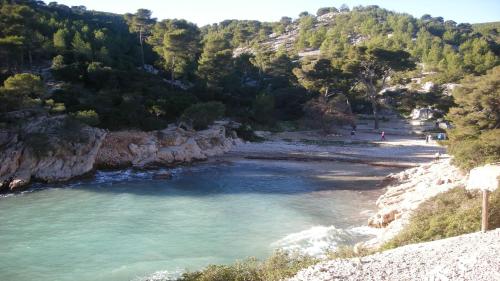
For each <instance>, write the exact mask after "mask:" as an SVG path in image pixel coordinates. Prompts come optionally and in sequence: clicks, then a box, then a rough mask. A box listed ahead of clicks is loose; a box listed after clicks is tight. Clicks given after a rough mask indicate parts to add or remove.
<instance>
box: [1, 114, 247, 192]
mask: <svg viewBox="0 0 500 281" xmlns="http://www.w3.org/2000/svg"><path fill="white" fill-rule="evenodd" d="M68 120H69V119H68V118H66V117H65V116H63V115H61V116H54V117H42V118H36V119H35V121H32V122H27V125H25V126H23V127H22V128H21V129H19V130H17V131H2V132H0V152H1V153H0V163H1V166H0V192H2V193H10V192H18V191H22V190H23V189H25V188H26V187H27V186H28V185H29V184H30V183H31V182H32V181H41V182H47V183H53V182H62V181H67V180H70V179H72V178H75V177H78V176H82V175H85V174H88V173H91V172H92V171H94V170H95V169H97V168H109V169H120V168H126V167H134V168H149V167H154V166H166V165H175V164H180V163H189V162H192V161H199V160H206V159H207V158H208V157H211V156H215V155H221V154H223V153H225V152H227V151H229V150H230V149H231V148H232V147H233V145H235V144H238V143H240V142H241V140H240V139H239V138H238V137H237V135H236V133H235V132H234V130H233V129H234V127H232V124H231V123H230V122H216V123H215V124H214V125H212V126H210V127H209V128H207V129H206V130H202V131H197V132H195V131H189V130H184V129H182V128H178V127H176V126H173V125H171V126H169V127H168V128H166V129H164V130H158V131H151V132H142V131H117V132H107V131H105V130H102V129H98V128H93V127H89V126H86V125H81V124H75V123H69V122H70V121H68Z"/></svg>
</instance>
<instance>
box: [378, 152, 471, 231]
mask: <svg viewBox="0 0 500 281" xmlns="http://www.w3.org/2000/svg"><path fill="white" fill-rule="evenodd" d="M465 180H466V176H465V175H464V174H463V173H462V172H461V171H460V170H459V169H458V168H456V167H454V166H452V165H451V164H450V159H444V160H440V161H438V162H434V163H430V164H424V165H421V166H419V167H417V168H412V169H408V170H405V171H403V172H401V173H397V174H391V175H389V176H388V179H387V181H389V182H392V183H393V184H392V185H390V186H389V187H388V188H387V191H386V192H385V193H384V194H383V195H382V196H380V197H379V198H378V200H377V207H378V208H379V211H378V212H377V214H375V215H374V216H372V217H371V218H370V219H369V221H368V225H369V226H372V227H379V228H380V227H386V226H388V225H389V224H390V223H392V222H393V221H394V220H396V219H398V218H400V217H402V216H403V215H405V214H407V213H409V212H411V211H412V210H414V209H416V208H417V207H418V206H419V205H420V203H422V202H424V201H425V200H427V199H429V198H431V197H434V196H436V195H437V194H439V193H442V192H445V191H448V190H450V189H452V188H454V187H456V186H464V185H465Z"/></svg>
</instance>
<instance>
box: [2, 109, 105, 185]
mask: <svg viewBox="0 0 500 281" xmlns="http://www.w3.org/2000/svg"><path fill="white" fill-rule="evenodd" d="M105 136H106V132H105V131H104V130H101V129H97V128H92V127H89V126H85V125H81V124H79V123H77V122H72V121H71V120H70V119H68V118H67V117H66V116H55V117H48V116H44V117H39V118H36V119H34V120H33V121H30V122H27V123H26V125H24V126H23V127H22V128H20V129H19V130H17V131H10V132H3V133H2V138H1V139H2V140H1V144H0V152H1V153H0V163H1V165H0V191H3V192H12V191H17V190H20V189H22V188H23V187H25V186H26V185H27V184H29V183H30V181H31V180H32V179H38V180H41V181H45V182H56V181H65V180H69V179H71V178H73V177H76V176H79V175H83V174H85V173H88V172H89V171H91V170H92V169H93V164H94V161H95V158H96V156H97V152H98V151H99V148H100V145H101V143H102V141H103V140H104V137H105Z"/></svg>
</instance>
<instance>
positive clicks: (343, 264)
mask: <svg viewBox="0 0 500 281" xmlns="http://www.w3.org/2000/svg"><path fill="white" fill-rule="evenodd" d="M306 280H307V281H327V280H328V281H333V280H433V281H434V280H436V281H437V280H443V281H444V280H474V281H482V280H484V281H492V280H500V228H498V229H496V230H492V231H489V232H487V233H480V232H476V233H472V234H466V235H462V236H457V237H452V238H448V239H443V240H438V241H432V242H427V243H420V244H414V245H408V246H403V247H400V248H397V249H393V250H389V251H385V252H382V253H377V254H374V255H371V256H366V257H362V258H354V259H339V260H331V261H326V262H321V263H319V264H317V265H314V266H311V267H309V268H307V269H304V270H302V271H300V272H299V273H297V275H296V276H295V277H293V278H291V279H289V281H306Z"/></svg>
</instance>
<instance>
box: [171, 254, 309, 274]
mask: <svg viewBox="0 0 500 281" xmlns="http://www.w3.org/2000/svg"><path fill="white" fill-rule="evenodd" d="M317 262H318V260H317V259H314V258H311V257H309V256H303V255H298V254H290V253H286V252H283V251H277V252H275V253H274V254H273V255H272V256H271V257H269V258H268V259H267V260H265V261H263V262H259V261H258V260H256V259H255V258H249V259H246V260H244V261H238V262H236V263H234V264H232V265H209V266H208V267H206V268H205V269H203V270H200V271H196V272H188V273H184V274H183V275H182V277H181V278H179V280H178V281H279V280H285V279H287V278H290V277H292V276H294V275H295V274H296V273H297V272H298V271H299V270H301V269H303V268H306V267H308V266H310V265H313V264H315V263H317Z"/></svg>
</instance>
